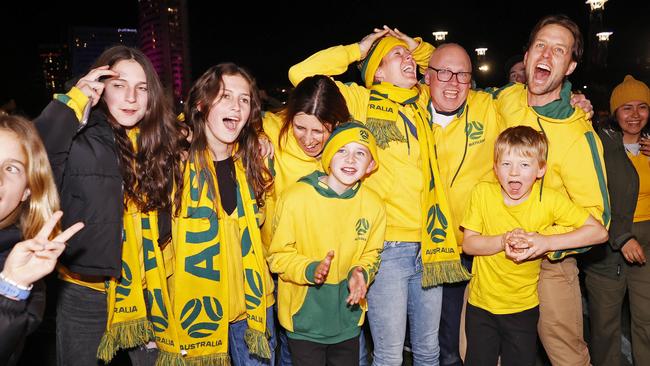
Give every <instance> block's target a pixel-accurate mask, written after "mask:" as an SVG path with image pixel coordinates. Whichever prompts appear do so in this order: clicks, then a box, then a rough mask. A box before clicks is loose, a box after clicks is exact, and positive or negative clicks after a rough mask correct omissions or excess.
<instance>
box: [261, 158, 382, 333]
mask: <svg viewBox="0 0 650 366" xmlns="http://www.w3.org/2000/svg"><path fill="white" fill-rule="evenodd" d="M324 175H325V173H323V172H320V171H316V172H314V173H312V174H310V175H308V176H305V177H303V178H302V179H300V181H299V182H298V183H295V184H293V185H291V186H290V187H289V188H287V189H285V190H284V192H283V193H282V194H281V195H280V199H279V201H278V203H277V208H276V213H275V220H274V225H273V226H274V235H273V242H272V244H271V247H270V248H269V257H268V261H269V265H270V269H271V271H272V272H275V273H278V277H279V281H278V282H279V284H278V297H277V301H278V318H279V320H280V324H282V326H283V327H284V328H285V329H286V330H287V331H288V336H289V338H292V339H301V340H308V341H312V342H316V343H322V344H334V343H339V342H342V341H345V340H348V339H351V338H353V337H357V336H358V335H359V330H360V328H359V327H360V326H361V325H362V324H363V321H364V313H365V302H364V303H361V304H360V305H361V306H359V305H353V306H350V305H348V304H347V303H346V302H345V300H346V298H347V296H348V295H349V290H348V278H349V275H350V273H351V271H352V270H353V269H354V268H355V267H361V268H362V269H363V274H364V277H365V279H366V283H367V284H370V283H371V282H372V280H373V279H374V276H375V274H376V272H377V269H378V267H379V260H380V259H379V253H380V251H381V249H382V248H383V241H384V230H385V225H386V211H385V208H384V203H383V202H382V200H381V199H380V198H379V197H378V196H377V194H376V193H375V192H373V191H372V190H370V189H368V188H367V187H365V186H363V185H362V184H361V183H357V184H356V185H355V186H353V187H352V188H350V189H348V190H347V191H345V192H343V193H342V194H341V195H338V194H336V192H334V191H333V190H332V189H331V188H329V187H328V186H327V185H326V184H325V183H323V182H320V181H319V179H318V178H319V177H321V176H324ZM330 250H334V257H333V259H332V263H331V266H330V270H329V274H328V275H327V279H326V280H325V282H324V283H323V284H321V285H319V286H316V285H315V283H314V274H315V270H316V267H317V266H318V264H319V263H320V261H322V260H323V259H324V258H325V257H326V255H327V252H329V251H330Z"/></svg>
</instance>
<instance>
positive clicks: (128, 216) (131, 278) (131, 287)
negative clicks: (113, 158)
mask: <svg viewBox="0 0 650 366" xmlns="http://www.w3.org/2000/svg"><path fill="white" fill-rule="evenodd" d="M142 217H143V215H142V214H141V213H140V212H139V211H138V209H137V208H136V207H135V205H134V204H132V203H131V202H129V203H128V205H127V210H126V212H125V213H124V216H123V222H124V229H123V231H122V239H123V244H122V275H121V276H120V278H119V279H116V278H111V279H110V280H108V281H106V295H107V304H108V307H107V309H108V321H107V323H106V331H105V332H104V335H103V336H102V339H101V342H100V344H99V348H98V349H97V358H99V359H100V360H103V361H104V362H106V363H108V362H109V361H110V360H111V359H113V357H114V356H115V354H116V353H117V351H118V350H120V349H125V348H133V347H137V346H140V345H144V344H147V343H148V342H149V341H151V340H153V339H154V334H153V327H152V324H151V322H149V320H148V319H147V308H146V305H145V300H144V296H143V287H142V280H143V276H142V273H141V268H140V264H141V263H142V261H141V259H142V256H141V255H140V254H139V251H140V249H141V248H142V242H143V240H142V239H143V237H142V234H143V233H142V227H141V225H140V223H141V221H142ZM143 252H145V256H144V257H145V261H146V255H147V254H146V250H143ZM160 257H161V258H162V254H161V255H160ZM153 260H154V261H155V260H158V261H161V260H162V259H159V258H156V257H155V256H154V258H153ZM162 272H163V277H164V269H163V271H162Z"/></svg>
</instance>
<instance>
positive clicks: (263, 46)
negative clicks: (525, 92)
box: [0, 0, 650, 114]
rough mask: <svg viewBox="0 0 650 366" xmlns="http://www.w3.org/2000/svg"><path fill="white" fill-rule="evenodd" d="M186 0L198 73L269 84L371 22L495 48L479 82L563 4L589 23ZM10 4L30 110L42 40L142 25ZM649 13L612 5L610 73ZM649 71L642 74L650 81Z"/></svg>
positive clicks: (434, 8)
mask: <svg viewBox="0 0 650 366" xmlns="http://www.w3.org/2000/svg"><path fill="white" fill-rule="evenodd" d="M188 2H189V20H190V24H189V30H190V54H191V59H192V60H191V61H192V76H193V77H194V78H195V77H198V76H199V75H200V74H201V73H202V72H203V71H204V70H205V69H206V68H208V67H209V66H211V65H213V64H215V63H218V62H223V61H234V62H237V63H239V64H242V65H244V66H247V67H248V68H250V69H251V70H252V71H253V74H254V75H255V76H256V77H257V78H258V80H259V83H260V85H261V86H262V87H265V88H271V87H275V86H282V85H288V80H287V70H288V68H289V67H290V66H291V65H292V64H294V63H296V62H299V61H300V60H302V59H304V58H306V57H307V56H309V55H310V54H312V53H313V52H315V51H318V50H320V49H323V48H326V47H329V46H332V45H336V44H349V43H353V42H358V41H359V40H360V39H361V38H363V37H364V36H365V35H366V34H368V33H370V32H371V31H372V29H373V27H376V26H381V25H383V24H387V25H389V26H391V27H398V28H399V29H400V30H402V31H403V32H405V33H407V34H409V35H411V36H418V35H419V36H422V37H423V38H424V39H425V40H427V41H429V42H432V41H433V37H432V36H431V31H433V30H439V29H444V30H447V31H448V32H449V35H448V37H447V40H448V41H452V42H458V43H460V44H461V45H463V46H465V48H466V49H468V50H469V51H470V55H472V56H474V55H475V53H474V51H473V50H474V48H476V47H481V46H484V47H488V49H489V50H488V54H487V59H488V61H489V62H490V63H491V64H492V71H491V72H490V74H489V75H488V76H486V77H484V78H483V80H480V79H479V86H488V85H501V84H502V83H503V81H504V71H503V64H504V62H505V61H506V59H507V58H509V57H510V56H511V55H513V54H516V53H520V52H521V51H522V48H523V46H524V44H525V43H526V41H527V38H528V33H529V31H530V29H531V28H532V27H533V25H534V24H535V22H536V21H537V20H538V19H539V18H540V17H541V16H543V15H546V14H552V13H564V14H567V15H569V16H570V17H571V18H572V19H573V20H575V21H576V22H577V23H578V25H579V26H580V27H581V29H582V31H583V33H586V32H587V31H588V29H589V28H588V25H589V6H588V5H587V4H585V0H547V1H539V3H537V2H533V1H528V0H519V1H515V0H505V1H480V0H447V1H417V2H410V3H411V4H414V5H417V6H410V7H409V6H406V4H407V3H406V2H395V1H393V2H391V3H389V2H383V1H360V0H349V1H318V2H314V1H302V2H298V1H274V2H262V4H261V5H252V4H254V3H259V1H255V2H252V1H241V0H236V1H234V2H229V4H224V1H199V0H189V1H188ZM4 3H5V4H3V5H2V6H1V7H0V9H2V14H3V15H4V16H3V18H4V19H3V20H2V21H0V32H1V33H0V34H2V36H3V38H4V39H3V43H4V46H5V47H4V50H5V52H3V55H2V56H0V67H1V69H2V70H3V74H4V78H3V79H2V82H1V83H0V84H1V85H0V92H1V95H2V96H3V97H6V96H7V95H13V96H15V98H16V99H17V101H18V104H19V106H21V105H22V106H25V107H24V109H25V110H26V111H28V112H30V113H28V114H33V113H35V112H34V111H36V113H37V112H38V110H39V109H40V108H42V107H43V106H44V103H45V102H46V101H47V100H39V101H35V100H33V98H34V95H40V94H42V91H40V90H34V88H37V85H38V84H37V83H36V82H35V80H37V79H38V78H39V77H40V75H39V68H38V63H39V60H38V53H37V45H38V44H40V43H57V42H62V41H65V39H66V36H67V28H68V27H69V26H118V27H133V28H136V27H137V1H135V0H128V1H127V0H109V1H101V2H100V1H96V2H92V4H93V5H89V4H90V2H88V1H85V2H81V1H69V2H66V3H61V2H45V3H35V2H30V1H25V0H18V1H12V2H11V4H6V3H7V2H4ZM306 3H309V7H310V8H308V7H307V5H305V4H306ZM395 3H397V4H399V5H400V6H399V7H396V6H395V5H394V4H395ZM390 4H393V5H392V6H391V5H390ZM521 4H526V6H527V7H528V8H530V9H524V8H523V7H522V5H521ZM290 13H297V14H299V15H290ZM649 15H650V1H648V0H645V1H641V0H637V1H633V0H610V1H609V2H607V4H606V5H605V14H604V25H605V28H606V29H608V30H612V31H614V32H615V33H614V36H613V37H612V39H611V41H610V44H609V62H610V65H611V67H610V68H609V69H608V70H607V71H606V74H607V75H605V76H606V77H607V78H608V80H617V81H619V80H622V77H623V75H624V73H625V71H626V70H632V69H633V68H635V67H638V66H635V65H637V64H638V63H639V61H638V60H639V59H642V58H648V57H650V18H649ZM29 33H35V34H33V35H32V34H29ZM584 74H585V73H584V67H582V68H580V67H579V69H578V71H577V73H576V75H575V76H574V78H573V79H576V80H577V82H581V83H584V82H588V80H584V79H585V77H586V76H585V75H584ZM648 74H650V72H649V71H648V70H645V74H644V75H640V77H643V78H645V81H646V82H648V81H650V80H648V79H647V78H648ZM346 76H347V75H346ZM347 77H348V78H352V77H354V75H353V74H350V76H347ZM481 84H488V85H481Z"/></svg>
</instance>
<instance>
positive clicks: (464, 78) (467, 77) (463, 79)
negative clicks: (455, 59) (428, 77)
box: [427, 66, 472, 84]
mask: <svg viewBox="0 0 650 366" xmlns="http://www.w3.org/2000/svg"><path fill="white" fill-rule="evenodd" d="M427 69H431V70H433V71H435V72H436V77H437V78H438V81H442V82H446V81H449V80H451V78H452V77H454V75H456V80H457V81H458V82H459V83H461V84H469V83H470V82H471V81H472V73H471V72H466V71H460V72H453V71H451V70H447V69H436V68H435V67H433V66H427Z"/></svg>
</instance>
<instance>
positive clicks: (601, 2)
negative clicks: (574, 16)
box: [585, 0, 607, 11]
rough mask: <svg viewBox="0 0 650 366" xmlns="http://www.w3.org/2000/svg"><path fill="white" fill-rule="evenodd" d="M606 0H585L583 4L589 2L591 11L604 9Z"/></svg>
mask: <svg viewBox="0 0 650 366" xmlns="http://www.w3.org/2000/svg"><path fill="white" fill-rule="evenodd" d="M606 2H607V0H587V2H586V3H585V4H589V6H590V7H591V11H594V10H602V9H605V3H606Z"/></svg>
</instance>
